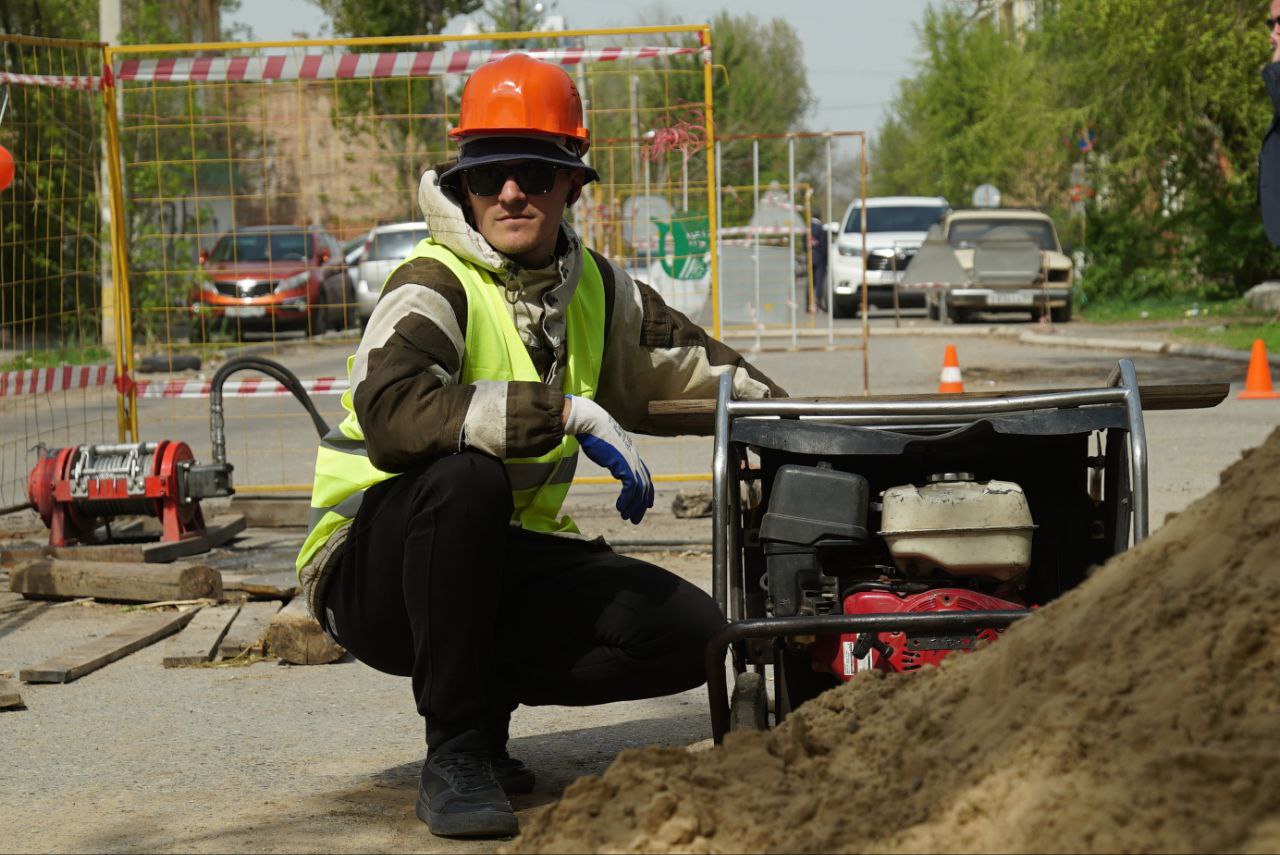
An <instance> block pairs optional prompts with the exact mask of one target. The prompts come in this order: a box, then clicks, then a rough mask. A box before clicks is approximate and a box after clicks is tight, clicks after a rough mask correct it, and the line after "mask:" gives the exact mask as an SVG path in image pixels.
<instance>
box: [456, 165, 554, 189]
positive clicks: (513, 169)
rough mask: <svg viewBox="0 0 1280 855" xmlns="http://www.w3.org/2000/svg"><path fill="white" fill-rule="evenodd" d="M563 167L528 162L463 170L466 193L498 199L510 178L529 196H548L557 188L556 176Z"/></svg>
mask: <svg viewBox="0 0 1280 855" xmlns="http://www.w3.org/2000/svg"><path fill="white" fill-rule="evenodd" d="M561 168H562V167H559V166H556V165H555V164H554V163H547V162H546V161H545V160H525V161H521V162H520V163H487V164H485V165H484V166H473V167H471V168H470V169H464V170H463V173H464V174H465V175H466V176H467V189H469V190H470V191H471V192H472V193H474V194H475V195H477V196H496V195H497V194H499V193H501V192H502V186H503V185H504V184H506V183H507V178H508V177H510V178H514V179H515V180H516V184H519V185H520V189H521V190H523V191H524V192H525V193H527V194H528V195H530V196H541V195H542V194H543V193H549V192H550V191H551V188H552V187H555V186H556V174H557V173H559V172H560V170H561Z"/></svg>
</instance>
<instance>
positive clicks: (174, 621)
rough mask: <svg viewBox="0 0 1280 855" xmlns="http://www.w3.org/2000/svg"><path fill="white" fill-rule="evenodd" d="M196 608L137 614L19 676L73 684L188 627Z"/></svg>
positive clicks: (27, 678) (20, 672) (25, 679)
mask: <svg viewBox="0 0 1280 855" xmlns="http://www.w3.org/2000/svg"><path fill="white" fill-rule="evenodd" d="M196 611H197V610H196V609H191V610H188V611H185V612H166V613H161V614H142V615H134V616H132V617H130V618H129V619H128V621H126V623H125V625H124V626H122V627H120V628H119V629H117V630H115V631H114V632H111V633H108V634H107V635H104V636H102V637H101V638H95V639H93V640H91V641H87V642H85V643H84V644H80V645H78V646H76V647H73V648H72V649H70V650H68V651H66V652H65V653H60V654H58V655H57V656H55V657H53V658H52V659H46V660H45V661H43V662H41V663H39V664H38V665H32V666H31V667H30V668H23V669H22V670H21V671H19V672H18V678H19V679H21V680H22V682H24V683H70V682H71V681H72V680H76V679H79V678H80V677H83V676H84V675H85V674H88V673H90V672H92V671H96V670H98V669H99V668H101V667H102V666H103V665H107V664H110V663H112V662H115V661H116V660H117V659H121V658H123V657H125V656H128V655H129V654H130V653H133V652H134V651H135V650H141V649H142V648H144V647H146V646H147V645H148V644H151V643H153V642H156V641H159V640H160V639H162V638H164V637H165V636H168V635H172V634H173V633H175V632H177V631H178V630H180V629H182V628H183V627H184V626H186V625H187V622H188V621H189V620H191V618H192V617H193V616H194V615H195V613H196Z"/></svg>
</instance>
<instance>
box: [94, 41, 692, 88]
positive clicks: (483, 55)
mask: <svg viewBox="0 0 1280 855" xmlns="http://www.w3.org/2000/svg"><path fill="white" fill-rule="evenodd" d="M702 50H704V49H703V48H700V47H640V48H621V47H614V48H596V49H591V50H588V49H586V48H564V49H556V50H526V51H520V52H521V53H527V54H529V55H530V56H532V57H534V58H535V59H541V60H545V61H547V62H554V63H558V64H560V65H577V64H579V63H582V62H613V61H617V60H622V59H632V60H642V59H653V58H655V57H659V56H680V55H685V54H695V53H698V52H700V51H702ZM515 52H516V51H513V50H502V49H499V50H424V51H406V52H400V53H336V54H305V55H296V54H295V55H288V54H275V55H271V56H207V57H182V58H171V59H126V60H121V61H120V62H118V63H116V65H115V76H116V79H117V80H132V81H136V82H139V83H150V82H158V83H186V82H189V81H197V82H208V83H222V82H233V83H253V82H259V81H264V80H356V79H366V78H379V77H432V76H435V75H440V74H465V73H467V72H471V71H475V70H476V69H477V68H479V67H480V66H481V65H483V64H485V63H486V62H489V61H490V60H494V59H498V58H500V57H503V56H505V55H507V54H510V53H515Z"/></svg>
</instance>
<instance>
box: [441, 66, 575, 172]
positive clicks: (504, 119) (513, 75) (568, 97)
mask: <svg viewBox="0 0 1280 855" xmlns="http://www.w3.org/2000/svg"><path fill="white" fill-rule="evenodd" d="M461 113H462V115H461V116H460V118H459V120H458V126H457V127H456V128H454V129H453V130H451V131H449V136H451V137H453V138H454V139H458V140H461V139H465V138H467V137H476V136H527V135H535V136H550V137H560V138H562V139H563V140H564V141H565V142H568V141H570V140H572V141H573V142H572V143H570V145H573V147H574V148H576V149H577V152H578V154H579V155H582V154H586V151H587V149H588V148H589V147H590V146H591V135H590V133H588V131H587V129H586V128H585V127H583V124H582V96H580V95H579V94H578V87H576V86H574V85H573V79H572V78H570V77H569V75H568V74H567V73H566V72H565V70H564V69H563V68H561V67H560V66H558V65H552V64H551V63H549V62H543V61H541V60H537V59H534V58H533V57H531V56H529V55H528V54H523V53H513V54H508V55H507V56H504V57H503V58H502V59H499V60H496V61H494V62H488V63H485V64H484V65H482V66H480V67H479V68H478V69H476V73H475V74H473V75H471V79H470V80H468V81H467V85H466V86H464V87H463V89H462V110H461Z"/></svg>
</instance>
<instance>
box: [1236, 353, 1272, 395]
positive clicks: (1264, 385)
mask: <svg viewBox="0 0 1280 855" xmlns="http://www.w3.org/2000/svg"><path fill="white" fill-rule="evenodd" d="M1239 397H1241V398H1280V393H1277V392H1276V390H1275V389H1274V388H1272V386H1271V366H1270V364H1268V362H1267V346H1266V345H1265V344H1263V343H1262V339H1260V338H1255V339H1254V340H1253V352H1252V353H1250V354H1249V373H1248V374H1246V375H1245V379H1244V391H1243V392H1241V393H1240V396H1239Z"/></svg>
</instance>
